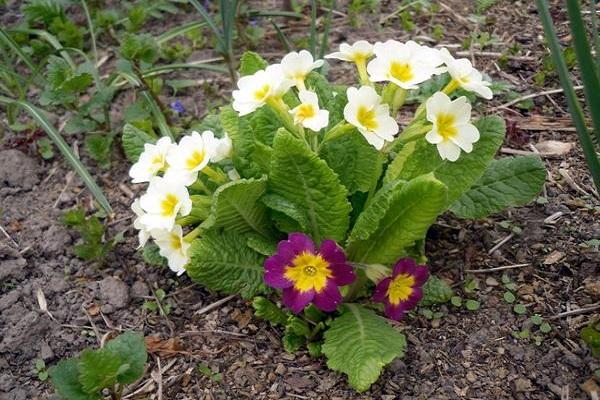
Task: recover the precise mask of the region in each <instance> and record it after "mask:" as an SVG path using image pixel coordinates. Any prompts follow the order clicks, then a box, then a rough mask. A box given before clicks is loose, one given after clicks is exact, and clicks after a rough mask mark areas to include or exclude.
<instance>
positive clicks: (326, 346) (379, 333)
mask: <svg viewBox="0 0 600 400" xmlns="http://www.w3.org/2000/svg"><path fill="white" fill-rule="evenodd" d="M344 307H345V312H344V314H342V315H341V316H340V317H338V318H336V319H335V320H333V322H332V323H331V326H330V328H329V330H328V331H326V332H325V334H324V343H323V346H322V347H321V349H322V351H323V354H325V356H326V357H327V366H328V367H329V368H331V369H333V370H334V371H339V372H343V373H345V374H346V375H348V382H349V383H350V385H351V386H352V387H353V388H355V389H356V390H357V391H359V392H364V391H365V390H367V389H369V387H370V386H371V385H372V384H373V383H374V382H375V381H376V380H377V378H378V377H379V374H381V370H382V368H383V367H384V366H385V365H387V364H389V363H390V362H392V360H393V359H394V358H396V357H401V356H403V355H404V348H405V347H406V339H405V337H404V335H402V334H401V333H399V332H397V331H396V330H394V329H393V328H392V327H391V326H389V325H388V324H387V322H386V320H385V319H383V318H382V317H379V316H378V315H377V314H375V312H374V311H372V310H368V309H366V308H363V307H361V306H359V305H357V304H346V305H345V306H344Z"/></svg>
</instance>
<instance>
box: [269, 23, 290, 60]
mask: <svg viewBox="0 0 600 400" xmlns="http://www.w3.org/2000/svg"><path fill="white" fill-rule="evenodd" d="M269 22H270V23H271V25H273V28H275V32H277V37H278V38H279V41H280V42H281V44H283V47H284V48H285V51H286V52H288V53H289V52H290V51H292V46H291V45H290V41H289V40H288V38H287V36H285V33H283V31H282V30H281V28H280V27H279V25H277V24H276V23H275V21H273V18H269Z"/></svg>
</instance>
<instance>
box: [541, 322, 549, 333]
mask: <svg viewBox="0 0 600 400" xmlns="http://www.w3.org/2000/svg"><path fill="white" fill-rule="evenodd" d="M551 330H552V326H550V324H549V323H547V322H544V323H542V324H541V325H540V332H542V333H549V332H550V331H551Z"/></svg>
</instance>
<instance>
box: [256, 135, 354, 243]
mask: <svg viewBox="0 0 600 400" xmlns="http://www.w3.org/2000/svg"><path fill="white" fill-rule="evenodd" d="M270 170H271V174H270V176H269V182H268V184H269V192H270V193H273V194H275V195H278V196H281V197H283V198H285V199H287V200H288V201H289V202H290V203H292V204H294V205H295V206H296V208H297V209H298V210H300V211H301V212H302V213H303V214H304V215H305V217H306V220H308V229H307V231H306V232H305V233H308V234H310V235H311V237H312V239H313V240H314V241H315V242H317V243H318V242H320V241H321V240H323V239H333V240H337V241H341V240H342V239H343V238H344V236H345V235H346V231H347V229H348V224H349V222H350V209H351V207H350V203H349V202H348V200H347V198H346V196H347V194H348V193H347V191H346V188H345V187H344V186H343V185H342V184H341V183H340V181H339V179H338V177H337V175H336V174H335V172H333V171H332V170H331V168H329V166H327V163H326V162H325V161H323V160H321V159H320V158H318V157H317V155H316V154H315V153H313V152H312V151H311V150H310V149H309V148H308V147H307V146H306V144H305V143H304V142H301V141H300V140H298V139H296V138H294V137H293V136H292V135H291V134H290V133H289V132H287V131H279V132H278V133H277V135H276V136H275V140H274V143H273V157H272V160H271V168H270Z"/></svg>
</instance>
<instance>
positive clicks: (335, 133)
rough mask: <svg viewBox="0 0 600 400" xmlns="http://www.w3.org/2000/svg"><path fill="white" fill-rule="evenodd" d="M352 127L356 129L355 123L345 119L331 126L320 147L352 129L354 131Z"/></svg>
mask: <svg viewBox="0 0 600 400" xmlns="http://www.w3.org/2000/svg"><path fill="white" fill-rule="evenodd" d="M352 129H354V126H353V125H351V124H349V123H347V122H345V121H342V122H339V123H338V124H337V125H335V126H334V127H333V128H331V129H330V130H329V131H327V132H326V133H325V136H324V137H323V141H322V142H321V144H320V145H319V149H320V148H321V146H323V144H324V143H325V142H327V141H329V140H332V139H336V138H339V137H340V136H343V135H345V134H347V133H349V132H350V131H352Z"/></svg>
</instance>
